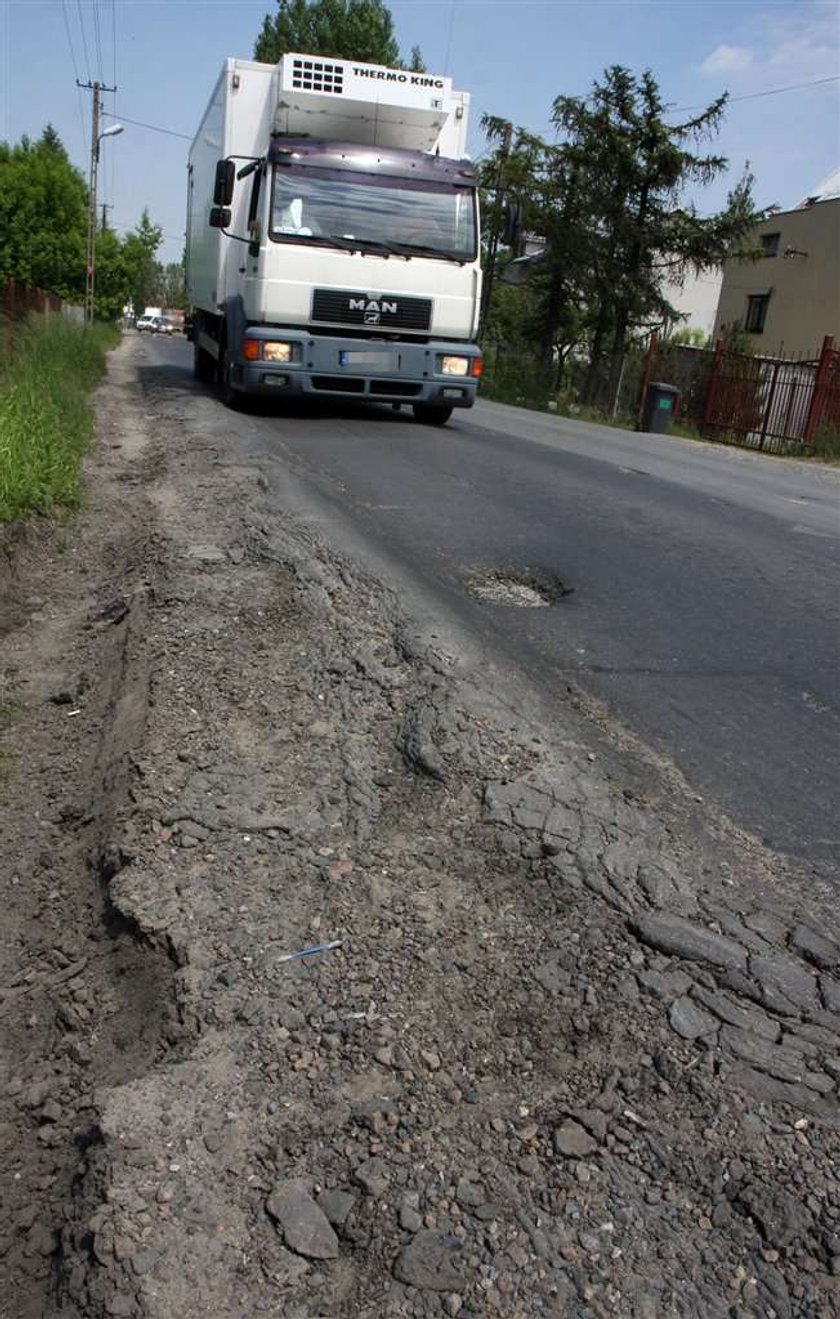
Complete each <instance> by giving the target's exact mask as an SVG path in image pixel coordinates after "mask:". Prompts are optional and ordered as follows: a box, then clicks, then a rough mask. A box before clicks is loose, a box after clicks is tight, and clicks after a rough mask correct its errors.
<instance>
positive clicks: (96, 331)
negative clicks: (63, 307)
mask: <svg viewBox="0 0 840 1319" xmlns="http://www.w3.org/2000/svg"><path fill="white" fill-rule="evenodd" d="M118 341H119V331H118V330H116V329H115V328H114V327H113V326H110V325H94V326H91V327H86V326H82V325H76V324H73V323H71V322H70V321H66V320H64V319H62V317H60V316H50V317H33V318H31V319H30V320H29V321H28V322H27V323H26V325H24V326H22V327H17V328H16V329H15V333H14V337H12V334H11V331H10V330H9V328H8V327H6V328H5V329H4V328H3V327H0V350H2V351H1V352H0V523H4V522H14V521H17V520H18V519H20V518H23V517H26V516H27V514H31V513H42V514H50V513H55V512H57V511H58V510H60V509H62V508H72V507H74V506H76V505H77V504H78V502H79V495H80V477H79V463H80V460H81V457H82V454H83V453H84V452H85V449H86V448H87V446H88V444H89V442H90V440H91V437H92V435H93V430H94V415H93V408H92V407H91V405H90V399H89V396H90V391H91V390H92V389H93V387H94V385H96V384H97V382H98V381H99V380H100V379H101V378H102V376H103V374H104V371H105V354H106V352H107V351H108V349H109V348H113V347H114V346H115V344H116V343H118Z"/></svg>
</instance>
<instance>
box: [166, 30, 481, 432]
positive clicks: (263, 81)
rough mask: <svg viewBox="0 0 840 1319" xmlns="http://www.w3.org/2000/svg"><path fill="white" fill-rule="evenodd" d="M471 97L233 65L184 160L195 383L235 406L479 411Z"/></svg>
mask: <svg viewBox="0 0 840 1319" xmlns="http://www.w3.org/2000/svg"><path fill="white" fill-rule="evenodd" d="M307 66H309V67H307ZM468 99H469V98H468V97H467V96H466V94H465V93H458V92H453V91H452V89H451V85H450V83H449V80H448V79H439V78H435V77H433V76H431V75H417V74H412V73H409V72H407V71H405V70H387V69H380V68H378V67H377V66H360V65H354V64H351V63H350V62H348V61H336V60H333V61H323V60H314V59H310V58H309V57H306V56H298V55H289V56H286V57H284V59H283V60H282V61H281V63H280V65H278V66H277V67H276V68H275V67H273V66H268V65H258V64H253V63H246V62H242V61H228V63H227V65H226V67H225V69H224V70H223V74H222V78H221V79H220V82H219V84H218V85H217V88H216V92H215V93H214V97H213V99H212V100H211V105H210V107H209V109H208V114H207V115H205V120H204V121H203V125H202V129H200V131H199V135H198V137H197V138H196V141H195V143H194V144H193V149H192V151H191V153H190V181H189V188H190V193H189V206H188V249H187V287H188V295H189V297H190V300H191V302H192V310H191V317H192V321H193V329H192V338H193V344H194V351H195V364H196V373H197V374H198V375H199V376H200V377H201V378H203V379H210V378H212V377H216V378H218V379H219V380H220V382H221V384H222V389H223V393H224V395H225V397H226V400H227V401H228V402H229V403H231V404H233V405H235V404H236V403H237V402H239V401H241V399H242V398H244V397H246V396H247V395H253V394H275V395H276V394H286V395H312V396H333V397H347V396H352V397H356V398H362V399H369V400H371V401H381V402H389V403H407V404H411V405H412V406H413V408H414V411H415V414H416V416H417V417H418V419H420V420H424V421H429V422H434V423H442V422H444V421H446V420H447V419H448V417H449V415H450V413H451V411H452V409H453V408H455V407H469V406H471V405H472V403H473V401H474V399H475V394H476V389H477V383H478V378H479V376H480V372H481V355H480V352H479V349H478V347H477V344H476V342H475V337H476V333H477V327H478V310H479V305H480V294H481V272H480V266H479V230H478V200H477V182H476V176H475V171H474V169H473V167H472V165H471V163H470V162H469V160H467V159H466V158H465V157H464V155H463V145H464V142H465V133H466V110H467V104H468ZM208 127H209V128H210V131H208ZM304 130H306V131H304ZM211 142H212V143H218V142H222V143H224V145H226V146H227V148H228V150H227V153H226V154H225V155H224V156H219V155H218V154H215V153H214V154H211V150H210V145H211ZM442 146H443V147H444V148H447V149H449V150H454V152H455V154H452V155H448V154H444V151H442V150H441V147H442Z"/></svg>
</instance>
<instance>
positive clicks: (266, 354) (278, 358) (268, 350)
mask: <svg viewBox="0 0 840 1319" xmlns="http://www.w3.org/2000/svg"><path fill="white" fill-rule="evenodd" d="M262 350H263V351H262V355H263V361H264V362H291V361H292V360H293V358H294V355H295V346H294V344H291V343H276V342H274V340H271V339H267V340H263V346H262Z"/></svg>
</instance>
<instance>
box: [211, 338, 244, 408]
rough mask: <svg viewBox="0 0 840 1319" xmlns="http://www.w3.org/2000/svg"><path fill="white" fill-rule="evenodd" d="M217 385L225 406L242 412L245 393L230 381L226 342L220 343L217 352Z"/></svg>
mask: <svg viewBox="0 0 840 1319" xmlns="http://www.w3.org/2000/svg"><path fill="white" fill-rule="evenodd" d="M218 378H219V386H220V388H221V393H222V402H223V403H224V405H225V407H226V408H230V409H231V410H232V411H233V412H243V411H244V410H245V407H246V400H245V395H244V394H243V393H242V392H241V390H239V389H234V388H233V385H232V384H231V383H230V357H229V356H228V350H227V344H226V343H223V344H222V350H221V352H220V353H219V362H218Z"/></svg>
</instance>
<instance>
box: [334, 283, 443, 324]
mask: <svg viewBox="0 0 840 1319" xmlns="http://www.w3.org/2000/svg"><path fill="white" fill-rule="evenodd" d="M312 319H313V321H329V322H331V323H332V324H333V325H360V326H365V327H367V328H368V329H374V330H375V329H381V330H418V331H424V330H428V328H429V326H430V325H431V323H432V300H431V298H403V297H392V296H391V295H390V294H380V295H378V296H377V295H376V294H374V293H348V292H345V291H341V292H339V291H338V290H336V289H316V290H315V293H314V296H313V298H312Z"/></svg>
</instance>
